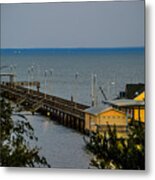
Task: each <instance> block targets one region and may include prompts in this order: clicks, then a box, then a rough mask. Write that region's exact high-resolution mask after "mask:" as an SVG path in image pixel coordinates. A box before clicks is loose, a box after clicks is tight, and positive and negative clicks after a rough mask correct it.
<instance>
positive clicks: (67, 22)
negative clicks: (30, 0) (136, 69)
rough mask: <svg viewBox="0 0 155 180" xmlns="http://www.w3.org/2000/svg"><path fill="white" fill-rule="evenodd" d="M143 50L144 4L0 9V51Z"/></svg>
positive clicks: (30, 5)
mask: <svg viewBox="0 0 155 180" xmlns="http://www.w3.org/2000/svg"><path fill="white" fill-rule="evenodd" d="M135 46H137V47H138V46H144V1H134V2H133V1H131V2H121V1H118V2H82V3H80V2H78V3H42V4H3V5H1V47H2V48H41V47H43V48H46V47H48V48H62V47H65V48H68V47H135Z"/></svg>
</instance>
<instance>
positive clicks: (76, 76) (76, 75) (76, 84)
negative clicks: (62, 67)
mask: <svg viewBox="0 0 155 180" xmlns="http://www.w3.org/2000/svg"><path fill="white" fill-rule="evenodd" d="M78 76H79V73H78V72H76V73H75V95H74V96H75V97H74V101H76V100H77V91H78V82H77V81H78Z"/></svg>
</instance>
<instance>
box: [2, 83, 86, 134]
mask: <svg viewBox="0 0 155 180" xmlns="http://www.w3.org/2000/svg"><path fill="white" fill-rule="evenodd" d="M27 85H28V86H29V87H30V86H36V90H33V89H30V88H28V87H25V86H27ZM39 88H40V82H36V81H35V82H29V83H28V82H12V81H10V82H1V83H0V93H1V97H4V98H6V99H9V100H11V101H13V102H15V103H16V105H17V106H21V107H22V108H23V110H27V111H30V112H32V114H34V113H35V112H39V113H41V114H43V115H46V116H48V117H49V118H50V119H52V120H55V121H56V122H58V123H60V124H62V125H64V126H66V127H70V128H73V129H75V130H77V131H79V132H82V133H84V132H85V113H84V110H85V109H87V108H89V106H87V105H84V104H80V103H77V102H74V101H73V100H67V99H63V98H60V97H57V96H53V95H49V94H45V93H43V92H40V91H39Z"/></svg>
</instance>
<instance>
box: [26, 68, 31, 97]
mask: <svg viewBox="0 0 155 180" xmlns="http://www.w3.org/2000/svg"><path fill="white" fill-rule="evenodd" d="M27 77H28V79H27V80H28V82H27V85H28V94H29V93H30V86H29V81H30V79H31V78H30V77H31V69H30V68H28V76H27Z"/></svg>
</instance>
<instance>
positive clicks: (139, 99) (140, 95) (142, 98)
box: [134, 92, 145, 101]
mask: <svg viewBox="0 0 155 180" xmlns="http://www.w3.org/2000/svg"><path fill="white" fill-rule="evenodd" d="M134 100H136V101H144V100H145V92H142V93H141V94H139V95H138V96H137V97H135V98H134Z"/></svg>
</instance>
